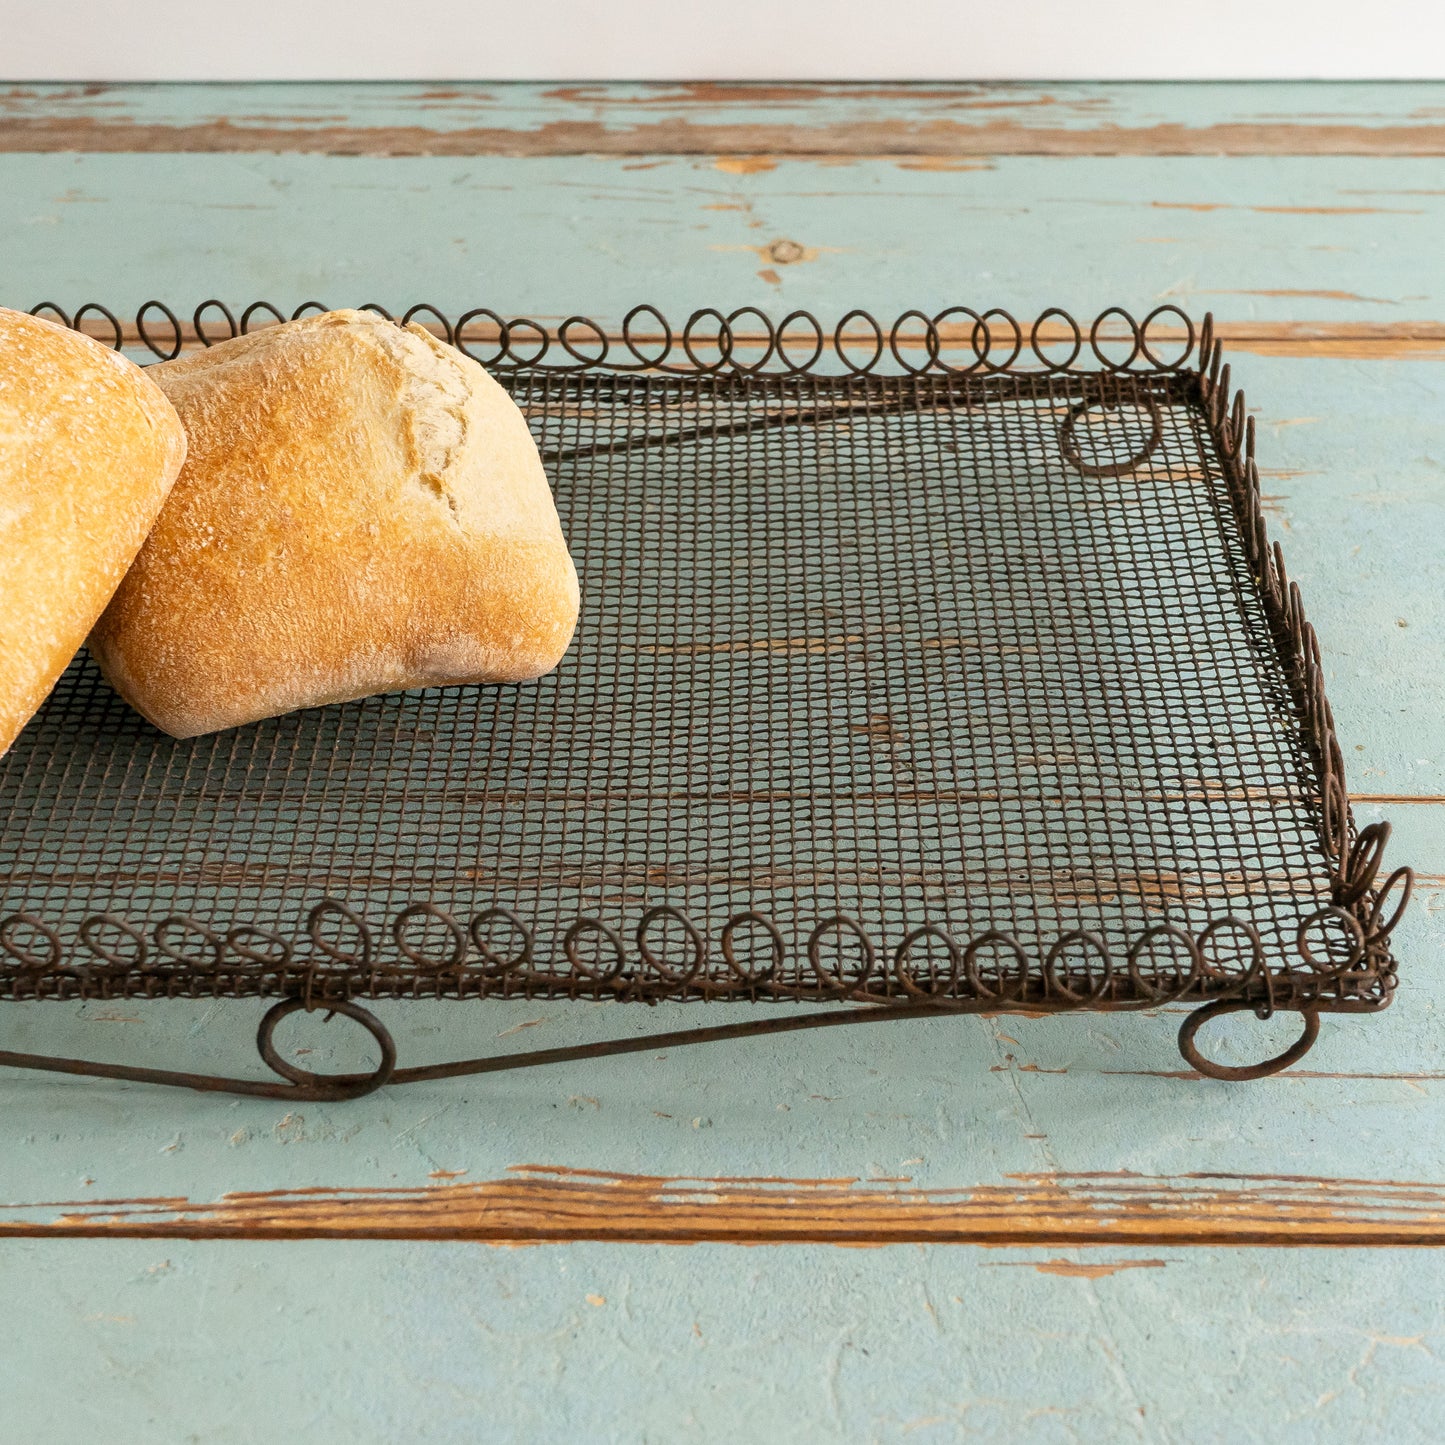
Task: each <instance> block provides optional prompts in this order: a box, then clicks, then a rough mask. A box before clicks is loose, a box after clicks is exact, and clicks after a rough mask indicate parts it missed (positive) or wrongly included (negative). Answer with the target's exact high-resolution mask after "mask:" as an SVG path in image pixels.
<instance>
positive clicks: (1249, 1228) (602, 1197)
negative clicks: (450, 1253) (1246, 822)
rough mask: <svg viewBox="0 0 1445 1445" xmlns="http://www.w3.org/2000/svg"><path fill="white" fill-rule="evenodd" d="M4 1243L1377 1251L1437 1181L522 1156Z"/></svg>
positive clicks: (67, 1208)
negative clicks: (454, 1172)
mask: <svg viewBox="0 0 1445 1445" xmlns="http://www.w3.org/2000/svg"><path fill="white" fill-rule="evenodd" d="M697 1122H700V1123H706V1122H707V1121H705V1120H701V1121H697ZM6 1235H11V1236H13V1235H46V1236H50V1237H55V1236H95V1237H123V1236H129V1237H142V1238H172V1237H181V1238H192V1239H226V1238H231V1239H467V1240H476V1241H479V1242H484V1243H516V1242H544V1241H561V1240H608V1241H613V1242H616V1243H654V1244H696V1243H701V1242H704V1241H717V1242H722V1243H733V1244H783V1243H814V1244H849V1245H859V1244H863V1245H868V1244H875V1245H876V1244H901V1243H909V1242H913V1243H954V1244H985V1245H1030V1246H1046V1247H1058V1246H1060V1245H1107V1244H1113V1245H1121V1244H1124V1245H1160V1244H1167V1245H1174V1246H1206V1245H1218V1244H1232V1245H1270V1246H1278V1247H1304V1246H1325V1245H1353V1246H1369V1247H1385V1246H1396V1245H1406V1244H1430V1245H1441V1244H1445V1184H1441V1183H1435V1182H1426V1181H1420V1182H1414V1181H1398V1180H1390V1179H1334V1178H1328V1177H1320V1176H1313V1175H1294V1174H1279V1175H1263V1174H1262V1175H1255V1174H1223V1175H1221V1174H1180V1175H1146V1174H1135V1173H1132V1172H1130V1171H1127V1170H1120V1171H1109V1172H1103V1173H1089V1174H1067V1173H1045V1174H1019V1175H1009V1176H1006V1177H1005V1178H1004V1179H1002V1180H1000V1181H999V1182H997V1183H991V1184H989V1183H984V1184H977V1185H973V1186H970V1187H968V1188H963V1189H949V1188H928V1189H920V1188H916V1187H914V1186H913V1185H912V1184H911V1182H910V1181H909V1180H907V1179H882V1180H873V1179H868V1180H860V1179H772V1178H768V1179H756V1178H708V1177H696V1178H690V1177H687V1176H661V1175H641V1174H617V1173H609V1172H607V1171H603V1170H585V1169H565V1168H557V1167H554V1166H548V1165H536V1164H528V1165H515V1166H513V1167H512V1168H511V1169H510V1170H508V1172H507V1174H506V1175H505V1176H504V1177H502V1178H499V1179H492V1180H488V1181H486V1182H483V1183H473V1184H467V1183H437V1184H429V1185H424V1186H420V1187H415V1188H399V1189H388V1188H384V1187H382V1188H368V1189H360V1190H347V1189H327V1188H311V1189H300V1190H286V1189H278V1190H262V1191H250V1192H243V1193H233V1194H227V1195H224V1196H222V1197H221V1198H220V1199H218V1200H216V1201H214V1202H204V1201H191V1200H184V1199H160V1200H157V1199H111V1200H99V1201H84V1202H80V1201H65V1202H60V1203H55V1204H52V1205H30V1206H27V1207H26V1208H25V1209H24V1211H23V1212H21V1211H20V1210H19V1209H18V1208H17V1207H16V1206H0V1236H6Z"/></svg>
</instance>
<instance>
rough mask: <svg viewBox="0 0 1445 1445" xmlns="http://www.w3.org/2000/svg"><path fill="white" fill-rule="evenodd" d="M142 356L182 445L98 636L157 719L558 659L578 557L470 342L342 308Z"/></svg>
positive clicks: (509, 411) (193, 717)
mask: <svg viewBox="0 0 1445 1445" xmlns="http://www.w3.org/2000/svg"><path fill="white" fill-rule="evenodd" d="M151 374H152V375H153V376H154V377H155V378H156V380H157V381H158V383H159V384H160V385H161V387H162V388H163V389H164V390H165V392H166V393H167V395H168V396H169V397H170V398H171V400H172V402H174V404H175V406H176V409H177V411H178V412H179V413H180V415H181V418H182V420H183V421H184V423H185V426H186V430H187V433H188V436H189V439H190V455H189V459H188V461H187V464H186V466H185V468H184V470H183V471H182V473H181V476H180V479H179V480H178V482H177V483H176V486H175V489H174V491H173V493H172V495H171V500H170V502H169V503H168V504H167V506H166V508H165V510H164V512H163V513H162V514H161V518H160V520H159V522H158V523H157V524H156V527H155V530H154V531H153V533H152V535H151V537H150V539H149V541H148V542H147V543H146V545H145V547H144V548H143V549H142V551H141V554H140V556H139V557H138V558H137V559H136V562H135V565H134V567H133V568H132V569H131V572H130V575H129V576H128V577H127V578H126V580H125V582H124V584H123V585H122V586H121V588H120V590H119V591H118V592H117V593H116V596H115V599H114V601H113V602H112V603H111V605H110V607H109V608H108V609H107V611H106V613H105V616H104V617H103V618H102V619H101V621H100V624H99V625H98V626H97V627H96V629H95V632H94V633H93V634H92V637H91V649H92V651H93V652H94V654H95V656H96V658H97V660H98V661H99V663H100V665H101V667H102V669H103V670H104V671H105V674H106V676H107V677H108V678H109V679H110V680H111V682H112V683H113V684H114V686H115V687H116V688H117V690H118V691H119V692H120V693H121V695H122V696H123V697H125V699H126V700H127V701H128V702H130V703H131V704H132V706H134V707H136V708H137V709H138V710H139V711H141V712H142V713H144V714H145V716H146V717H148V718H150V720H151V721H152V722H154V723H155V724H156V725H157V726H159V727H161V728H163V729H165V731H167V732H169V733H171V734H173V735H174V736H176V737H194V736H196V735H197V734H199V733H207V732H214V731H216V730H218V729H220V728H227V727H236V726H238V725H240V724H242V723H247V722H253V721H255V720H257V719H258V718H263V717H271V716H274V715H276V714H278V713H283V712H290V711H292V710H293V709H296V708H302V707H314V706H317V705H320V704H323V703H330V702H344V701H346V700H348V699H351V698H357V697H365V696H367V695H369V694H371V693H376V692H390V691H395V690H398V689H402V688H409V687H424V686H430V685H434V684H445V683H460V682H518V681H522V680H524V679H527V678H533V677H537V676H539V675H540V674H542V673H544V672H547V671H549V670H550V669H551V668H553V667H554V666H556V664H557V662H558V661H559V660H560V658H561V656H562V654H563V653H564V652H565V651H566V649H567V645H568V643H569V642H570V641H571V637H572V630H573V627H574V626H575V624H576V619H577V574H576V572H575V571H574V570H573V567H572V559H571V557H570V556H569V555H568V552H567V546H566V543H565V542H564V540H563V538H562V529H561V526H560V524H559V523H558V520H557V512H556V508H555V506H554V505H553V502H552V494H551V491H550V489H549V487H548V484H547V477H546V473H545V472H544V471H543V469H542V464H541V461H540V459H539V458H538V456H537V449H536V446H535V445H534V444H533V442H532V438H531V435H530V433H529V432H528V430H527V424H526V421H525V419H524V418H523V416H522V414H521V413H520V412H519V411H518V410H517V408H516V406H515V405H514V404H513V402H512V400H511V398H510V397H509V396H508V395H507V394H506V392H505V391H503V390H502V388H501V387H499V386H498V385H497V384H496V382H494V381H493V380H492V379H491V378H490V377H489V376H488V375H487V374H486V373H485V372H484V371H483V370H482V368H481V367H480V366H479V365H478V364H477V363H476V362H474V361H472V360H471V359H470V358H468V357H466V356H463V355H462V354H461V353H460V352H457V351H454V350H452V349H451V348H450V347H447V346H444V345H442V344H441V343H440V342H438V341H436V340H435V339H434V338H433V337H432V336H430V335H429V334H428V333H427V332H425V331H423V330H422V329H421V328H420V327H411V328H408V329H406V330H402V329H401V328H399V327H396V326H394V325H393V324H392V323H390V322H388V321H386V320H384V319H383V318H380V317H377V316H375V315H373V314H372V313H370V312H357V311H337V312H329V313H327V314H326V315H324V316H311V317H307V318H305V319H304V320H301V321H293V322H288V323H286V324H285V325H281V326H274V327H268V328H266V329H265V330H262V331H260V332H257V333H254V334H253V335H250V336H244V337H237V338H236V339H235V340H232V341H228V342H223V343H222V344H220V345H218V346H215V347H213V348H212V349H210V350H208V351H203V352H198V353H195V354H193V355H190V356H186V357H183V358H181V359H180V360H177V361H173V362H167V363H164V364H162V365H160V366H156V367H154V368H152V370H151Z"/></svg>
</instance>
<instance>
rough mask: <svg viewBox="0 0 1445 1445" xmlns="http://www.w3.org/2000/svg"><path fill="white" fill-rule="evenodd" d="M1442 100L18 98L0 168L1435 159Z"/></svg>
mask: <svg viewBox="0 0 1445 1445" xmlns="http://www.w3.org/2000/svg"><path fill="white" fill-rule="evenodd" d="M1289 93H1290V92H1289V91H1288V90H1286V91H1284V92H1283V95H1286V96H1287V95H1288V94H1289ZM1439 94H1440V92H1439V88H1438V87H1429V86H1419V87H1414V88H1413V89H1412V90H1411V91H1409V92H1408V93H1407V92H1404V91H1402V90H1401V88H1399V87H1393V88H1392V87H1390V86H1387V85H1359V86H1347V85H1332V86H1323V87H1314V88H1313V89H1312V90H1310V91H1309V92H1308V98H1309V103H1308V104H1307V105H1300V106H1296V107H1291V106H1289V105H1288V104H1287V103H1284V104H1281V103H1279V101H1280V99H1281V96H1280V95H1276V97H1275V103H1274V104H1268V103H1266V104H1264V105H1261V103H1260V102H1261V99H1262V98H1263V95H1264V93H1263V92H1262V91H1261V90H1260V89H1259V88H1257V87H1256V88H1254V89H1251V88H1250V87H1247V86H1211V85H1197V84H1196V85H1175V86H1168V87H1165V86H1149V85H1134V86H1129V85H1093V86H1083V85H1067V84H1066V85H1053V86H1030V85H1011V84H990V85H980V84H976V83H967V82H959V83H956V84H949V85H903V84H894V85H876V84H874V85H868V84H861V85H857V84H855V85H848V84H814V85H738V84H731V85H730V84H718V83H707V82H697V83H687V84H650V85H617V86H586V85H578V86H553V87H547V86H543V85H527V84H516V83H513V84H484V83H472V84H456V85H450V86H436V85H432V86H428V85H424V84H404V83H382V84H375V85H358V84H339V85H331V86H315V85H304V84H303V85H259V86H238V85H224V84H223V85H206V86H141V85H85V86H74V85H72V86H63V85H52V86H11V87H8V88H4V89H0V151H11V152H32V153H45V152H63V151H82V152H90V153H94V154H107V153H108V154H114V153H118V152H132V153H147V152H151V153H154V152H175V153H199V154H207V153H209V154H217V153H231V154H245V153H271V154H320V155H356V156H514V157H531V158H535V157H547V156H573V155H610V156H638V157H648V158H656V157H664V156H699V155H703V156H719V157H725V158H731V160H732V162H733V163H734V164H735V165H736V166H737V168H738V171H739V173H745V172H746V171H747V170H749V169H769V168H772V167H774V166H776V165H777V164H778V163H780V162H782V161H786V160H789V159H809V160H815V161H832V162H837V163H844V164H846V163H848V162H851V161H855V160H859V159H870V158H878V157H888V158H891V159H899V160H904V161H913V162H916V163H917V164H919V165H920V167H922V168H925V169H927V168H931V167H932V165H933V164H934V163H937V162H940V161H942V162H945V163H946V162H948V161H950V160H958V159H961V158H968V157H976V158H986V157H990V156H1008V155H1036V156H1122V155H1127V156H1320V155H1355V156H1439V155H1445V108H1442V107H1441V106H1440V105H1438V104H1431V103H1429V102H1430V101H1432V100H1435V99H1438V98H1439ZM1303 95H1304V92H1301V97H1302V98H1303ZM1412 102H1413V103H1412ZM1422 102H1423V103H1422Z"/></svg>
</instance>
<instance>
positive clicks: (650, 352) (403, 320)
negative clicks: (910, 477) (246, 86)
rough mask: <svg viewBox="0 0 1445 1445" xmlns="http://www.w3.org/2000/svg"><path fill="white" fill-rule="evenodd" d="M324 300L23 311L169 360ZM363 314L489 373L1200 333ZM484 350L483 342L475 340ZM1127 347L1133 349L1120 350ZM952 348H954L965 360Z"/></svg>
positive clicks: (911, 356)
mask: <svg viewBox="0 0 1445 1445" xmlns="http://www.w3.org/2000/svg"><path fill="white" fill-rule="evenodd" d="M329 309H330V308H328V307H327V306H325V305H323V304H322V303H321V302H320V301H303V302H302V303H301V305H300V306H297V307H296V308H294V310H292V311H291V312H290V313H289V314H288V313H286V312H285V311H283V310H282V309H281V308H280V307H277V306H274V305H272V304H271V302H269V301H253V302H251V304H250V305H249V306H246V307H244V308H243V309H242V310H241V313H240V315H239V316H237V314H236V313H235V312H234V311H233V310H232V309H231V308H230V307H229V306H228V305H227V304H226V303H225V302H224V301H218V300H214V299H212V300H209V301H203V302H201V304H200V305H199V306H197V307H196V308H195V310H194V311H193V312H192V314H191V319H190V323H189V325H187V324H186V323H185V322H183V321H182V320H181V319H180V317H179V316H177V314H176V312H175V311H174V310H172V309H171V307H169V306H167V305H166V304H165V302H163V301H147V302H145V304H144V305H142V306H141V307H140V308H139V310H138V311H137V312H136V315H135V320H134V322H133V323H132V324H131V325H130V326H129V327H127V326H125V325H124V324H122V322H121V320H120V318H119V317H118V316H117V315H116V314H115V312H113V311H111V310H110V309H109V308H108V307H106V306H102V305H101V304H100V303H99V302H98V301H88V302H86V303H85V304H84V305H83V306H81V307H79V308H78V309H77V310H76V311H74V312H69V311H66V310H65V308H64V307H62V306H59V305H57V304H56V303H55V302H53V301H42V302H41V303H40V304H39V305H37V306H33V307H32V308H31V315H33V316H45V317H46V318H47V319H51V320H55V321H58V322H60V323H61V324H62V325H64V326H69V327H72V328H73V329H75V330H85V331H87V332H88V333H92V334H96V336H97V339H98V340H101V341H104V342H105V343H106V344H107V345H108V346H110V347H112V348H113V349H114V350H116V351H119V350H121V349H122V348H123V347H125V346H131V345H139V346H144V347H145V348H146V350H148V351H149V352H150V353H151V355H152V356H153V357H154V358H155V359H156V360H158V361H173V360H174V359H175V358H176V357H178V356H179V355H180V354H181V352H182V351H183V350H185V349H186V348H187V347H194V346H204V347H209V346H214V345H216V344H217V343H218V342H221V341H229V340H232V339H234V338H235V337H237V336H245V335H248V334H249V333H250V332H251V331H254V330H257V329H260V328H262V327H265V326H274V325H276V324H277V323H279V322H282V321H287V320H291V321H295V320H298V319H300V318H301V317H303V316H314V315H317V314H319V313H321V312H324V311H327V310H329ZM357 309H359V310H362V311H373V312H375V313H376V314H377V315H378V316H384V317H386V318H387V319H388V320H392V321H396V322H397V323H398V324H400V325H403V326H405V325H409V324H411V323H412V322H417V323H418V324H420V325H422V326H425V327H426V328H427V329H428V330H429V331H431V332H432V333H433V334H434V335H436V336H438V337H440V338H442V339H444V340H445V341H447V342H448V343H449V344H450V345H452V346H455V347H457V348H458V349H459V350H461V351H463V352H465V353H466V354H467V355H468V356H470V357H472V359H473V360H475V361H478V362H480V363H481V364H482V365H483V366H485V367H486V368H487V369H488V370H495V371H502V372H506V371H514V370H515V371H522V370H525V371H544V372H549V373H553V374H558V375H562V374H567V373H571V372H582V371H596V370H606V371H613V372H657V373H664V374H670V375H677V376H694V375H697V374H699V373H703V374H717V373H729V374H733V375H738V376H755V375H759V374H763V373H766V374H768V375H785V376H786V375H794V376H798V375H803V374H805V373H808V372H811V371H814V370H815V369H816V368H817V367H818V366H819V363H820V362H821V360H822V358H823V357H824V355H825V353H829V352H831V353H832V354H833V355H834V356H836V357H837V359H838V361H839V362H840V363H841V365H842V367H843V370H844V371H845V372H846V373H848V374H851V375H853V376H868V375H873V374H882V373H883V372H885V371H887V370H888V369H889V368H888V365H887V363H889V362H891V363H892V364H893V365H894V366H896V368H897V372H898V373H902V374H904V375H912V376H920V375H924V374H928V373H946V374H951V375H956V376H969V375H989V374H992V373H996V372H1018V371H1022V370H1025V369H1026V368H1031V369H1037V370H1042V371H1044V372H1046V373H1050V374H1055V375H1062V374H1067V373H1072V372H1078V371H1083V370H1086V369H1092V370H1099V371H1105V372H1114V373H1120V374H1122V373H1134V374H1140V373H1148V372H1182V371H1185V370H1187V369H1188V367H1189V363H1190V358H1191V357H1192V356H1193V355H1194V350H1195V342H1196V339H1197V332H1196V328H1195V324H1194V322H1193V320H1192V319H1191V318H1190V317H1189V316H1188V315H1186V314H1185V312H1183V311H1182V310H1180V308H1179V307H1177V306H1173V305H1166V306H1157V307H1155V308H1154V310H1153V311H1151V312H1150V313H1149V314H1148V315H1147V316H1146V317H1145V318H1144V319H1143V320H1142V321H1136V320H1135V318H1134V317H1133V316H1131V315H1130V314H1129V312H1127V311H1125V310H1124V309H1123V308H1122V307H1118V306H1111V307H1110V308H1109V309H1108V310H1106V311H1103V312H1101V313H1100V314H1099V315H1098V316H1097V317H1096V318H1095V319H1094V321H1093V322H1092V323H1091V324H1090V325H1089V327H1088V329H1087V330H1085V329H1084V328H1083V327H1082V326H1081V325H1080V323H1079V322H1078V321H1076V320H1075V319H1074V318H1073V317H1072V316H1071V315H1070V314H1069V313H1068V312H1067V311H1064V310H1063V309H1061V308H1060V307H1057V306H1051V307H1049V308H1048V309H1047V310H1046V311H1044V312H1042V313H1041V314H1040V315H1039V316H1038V318H1037V319H1036V320H1035V321H1034V322H1033V323H1032V324H1031V325H1027V324H1025V323H1022V322H1020V321H1018V320H1016V319H1015V318H1014V317H1013V316H1012V315H1011V314H1010V313H1009V312H1007V311H1005V310H1003V309H1002V308H1000V307H995V308H994V309H993V310H990V311H983V312H979V311H974V310H972V309H971V308H970V307H967V306H950V307H948V308H947V309H945V310H943V311H940V312H938V313H936V314H935V315H933V316H929V315H927V314H926V313H924V312H922V311H916V310H915V311H905V312H904V313H903V314H902V315H901V316H899V317H898V318H897V320H895V321H894V322H892V323H891V325H889V326H888V327H887V328H886V329H885V328H884V326H883V324H882V323H881V322H880V321H879V320H878V319H877V318H876V317H875V316H873V315H872V313H870V312H868V311H864V310H861V309H856V310H853V311H850V312H848V314H847V315H846V316H844V317H842V318H841V319H840V320H839V321H838V322H837V323H836V324H835V325H834V326H833V327H832V328H831V329H829V328H827V327H825V326H824V325H823V323H822V322H821V321H819V319H818V318H817V317H816V316H814V315H813V313H812V312H811V311H791V312H789V313H788V315H786V316H785V317H783V319H782V320H781V321H777V322H774V321H773V320H772V319H771V318H770V317H768V316H767V315H766V314H765V313H764V312H761V311H759V310H757V309H755V308H754V307H751V306H743V307H739V308H738V309H736V310H734V311H729V312H727V313H726V314H724V313H723V312H721V311H717V310H715V309H713V308H711V307H706V308H703V309H702V310H698V311H694V312H693V313H692V315H691V316H689V317H688V319H687V321H686V323H685V324H684V325H683V326H682V327H681V328H680V329H677V330H674V328H673V326H672V324H671V323H670V322H669V321H668V320H667V318H666V317H665V316H664V315H663V314H662V312H661V311H659V310H658V309H657V307H655V306H650V305H641V306H634V307H633V308H632V310H631V311H629V312H628V313H627V315H626V316H625V317H623V320H622V325H621V328H620V330H619V331H618V332H616V333H613V334H609V333H608V331H607V329H606V328H605V327H603V326H602V325H600V324H599V323H597V322H596V321H593V320H590V319H589V318H588V317H585V316H569V317H567V319H566V320H565V321H563V322H561V323H560V324H558V325H555V326H550V327H549V326H548V325H546V324H545V323H544V322H541V321H534V320H531V319H529V318H526V317H512V318H511V319H508V318H505V317H503V316H502V315H501V314H500V313H499V312H496V311H493V310H490V309H489V308H487V307H484V306H478V307H473V308H472V309H471V310H470V311H466V312H464V313H463V314H462V315H461V316H459V317H457V318H456V319H455V320H454V321H453V320H451V319H449V318H448V317H447V316H446V315H445V313H444V312H442V311H441V310H440V309H439V308H437V307H436V306H433V305H432V304H431V303H430V302H425V301H424V302H419V303H418V304H416V305H415V306H410V307H408V308H407V309H406V310H405V311H403V312H401V313H400V315H395V314H393V313H392V312H391V311H388V310H387V308H386V307H384V306H379V305H377V304H376V303H375V302H367V303H366V304H365V305H363V306H361V307H359V308H357ZM1171 318H1172V321H1173V324H1172V325H1171V324H1170V322H1171ZM1181 329H1182V334H1180V332H1181ZM484 345H485V346H486V347H487V348H488V349H487V350H481V349H473V348H481V347H482V346H484ZM1121 348H1127V349H1125V350H1123V354H1122V355H1121V354H1119V350H1120V349H1121ZM559 352H560V353H561V357H560V359H559V358H558V355H557V353H559ZM1059 352H1062V354H1058V353H1059ZM1169 352H1173V353H1174V354H1173V356H1172V357H1170V356H1168V354H1167V353H1169ZM954 353H961V354H962V357H963V359H962V361H961V362H960V360H959V359H958V357H957V356H955V355H954ZM920 354H921V358H922V359H921V361H920V360H919V357H920ZM1086 354H1087V357H1088V358H1089V360H1090V361H1091V362H1092V366H1090V367H1087V368H1086V367H1085V366H1084V365H1081V364H1080V363H1081V360H1082V359H1083V358H1084V357H1085V355H1086ZM895 374H897V373H895Z"/></svg>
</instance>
